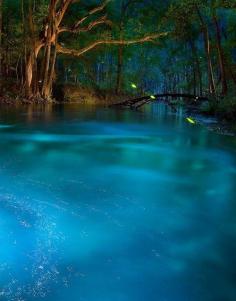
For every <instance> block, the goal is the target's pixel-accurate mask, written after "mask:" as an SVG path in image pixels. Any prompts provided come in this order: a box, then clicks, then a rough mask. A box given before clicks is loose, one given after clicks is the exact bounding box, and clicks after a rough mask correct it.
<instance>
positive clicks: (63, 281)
mask: <svg viewBox="0 0 236 301" xmlns="http://www.w3.org/2000/svg"><path fill="white" fill-rule="evenodd" d="M235 239H236V139H235V138H232V137H224V136H221V135H218V134H215V133H212V132H209V131H207V130H206V129H205V128H204V127H202V126H200V125H192V124H190V123H188V122H186V120H185V119H184V117H183V116H182V114H181V112H180V113H179V114H177V115H173V114H172V113H171V111H169V109H168V108H167V107H166V106H164V105H153V106H147V108H146V109H144V110H143V111H142V112H132V111H131V112H130V111H121V110H118V111H115V110H114V111H113V110H109V109H97V110H94V109H90V110H89V109H84V108H81V107H78V106H72V105H71V106H69V105H68V106H65V107H62V106H59V107H58V106H55V107H46V108H40V107H35V108H31V107H29V108H27V107H26V108H23V109H20V110H19V109H13V108H9V109H5V108H4V109H3V108H1V110H0V244H1V247H0V300H3V301H5V300H7V301H8V300H14V301H15V300H18V301H23V300H24V301H31V300H32V301H33V300H46V301H49V300H50V301H67V300H70V301H211V300H212V301H235V300H236V287H235V281H236V272H235V271H236V269H235V268H236V255H235V254H236V240H235Z"/></svg>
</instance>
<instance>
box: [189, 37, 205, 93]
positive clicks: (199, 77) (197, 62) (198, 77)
mask: <svg viewBox="0 0 236 301" xmlns="http://www.w3.org/2000/svg"><path fill="white" fill-rule="evenodd" d="M190 46H191V49H192V53H193V58H194V61H195V64H194V69H195V80H196V82H197V80H198V84H199V95H200V96H201V95H202V92H203V91H202V70H201V64H200V60H199V57H198V53H197V48H196V45H195V43H194V41H193V40H190ZM194 94H197V93H196V91H195V93H194Z"/></svg>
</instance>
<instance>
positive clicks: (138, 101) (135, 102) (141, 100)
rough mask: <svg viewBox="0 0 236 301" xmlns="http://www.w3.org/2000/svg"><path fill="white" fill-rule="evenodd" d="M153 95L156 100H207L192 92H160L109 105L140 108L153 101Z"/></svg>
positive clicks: (205, 97)
mask: <svg viewBox="0 0 236 301" xmlns="http://www.w3.org/2000/svg"><path fill="white" fill-rule="evenodd" d="M153 97H155V99H156V100H158V98H159V99H160V98H166V99H168V98H186V99H194V100H195V101H203V100H208V98H207V96H197V95H192V94H184V93H183V94H182V93H162V94H155V95H152V96H150V95H148V96H142V97H138V98H133V99H128V100H124V101H121V102H119V103H116V104H112V105H111V106H112V107H113V106H121V107H123V106H125V107H130V108H140V107H141V106H143V105H145V104H147V103H149V102H151V101H152V102H153V101H155V99H153ZM167 103H168V104H169V105H171V103H170V102H169V101H167Z"/></svg>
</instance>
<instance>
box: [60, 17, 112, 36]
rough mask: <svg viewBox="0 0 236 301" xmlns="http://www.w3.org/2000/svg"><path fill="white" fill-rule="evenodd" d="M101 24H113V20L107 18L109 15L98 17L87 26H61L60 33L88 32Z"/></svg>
mask: <svg viewBox="0 0 236 301" xmlns="http://www.w3.org/2000/svg"><path fill="white" fill-rule="evenodd" d="M100 24H107V25H111V24H112V22H111V21H110V20H108V19H107V16H102V17H101V18H99V19H97V20H95V21H93V22H90V23H89V24H88V25H87V26H85V27H79V28H75V27H74V26H73V27H72V28H68V27H61V28H59V30H58V33H62V32H71V33H80V32H87V31H90V30H92V29H93V28H94V27H96V26H98V25H100Z"/></svg>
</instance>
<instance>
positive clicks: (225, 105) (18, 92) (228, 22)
mask: <svg viewBox="0 0 236 301" xmlns="http://www.w3.org/2000/svg"><path fill="white" fill-rule="evenodd" d="M235 8H236V5H235V1H232V0H224V1H219V0H211V1H206V0H184V1H183V0H176V1H173V0H160V1H156V0H148V1H144V0H135V1H133V0H120V1H110V0H86V1H85V0H81V1H73V0H39V1H33V0H0V103H1V104H4V105H14V104H17V105H18V104H23V105H25V104H48V103H62V102H79V103H84V104H87V105H97V104H99V105H104V106H107V105H112V104H115V103H119V102H121V101H124V100H126V99H132V98H135V97H138V96H139V97H142V96H143V95H144V96H145V97H146V95H147V96H148V95H150V96H153V97H154V95H166V97H164V96H163V97H160V98H161V99H164V100H165V101H166V102H167V103H168V104H169V105H170V106H171V107H173V108H174V106H175V105H176V104H179V103H180V104H182V105H185V107H186V111H187V112H190V113H191V114H195V115H197V114H201V115H204V116H206V118H207V116H209V117H208V119H210V118H212V117H214V118H216V119H217V120H218V122H219V124H222V126H221V127H223V128H228V127H229V128H232V132H234V130H235V128H236V125H235V124H236V96H235V95H236V48H235V45H236V32H235V27H236V10H235ZM171 95H172V96H173V95H175V96H176V99H175V97H171ZM179 95H190V96H191V95H193V96H194V97H187V98H186V100H185V99H178V101H177V97H179ZM195 96H196V97H195ZM144 103H145V100H144ZM142 105H143V104H142V103H141V104H140V106H142ZM136 108H138V106H136Z"/></svg>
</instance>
